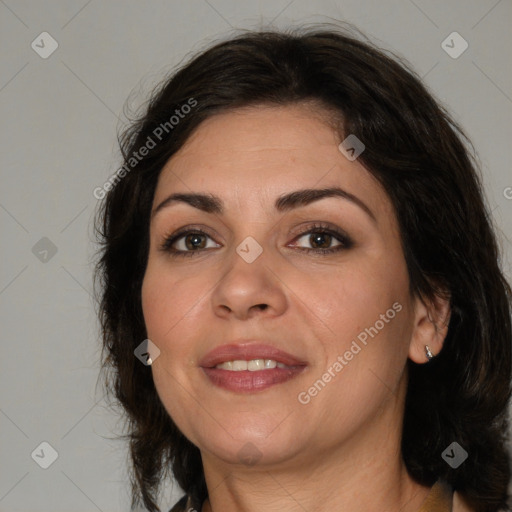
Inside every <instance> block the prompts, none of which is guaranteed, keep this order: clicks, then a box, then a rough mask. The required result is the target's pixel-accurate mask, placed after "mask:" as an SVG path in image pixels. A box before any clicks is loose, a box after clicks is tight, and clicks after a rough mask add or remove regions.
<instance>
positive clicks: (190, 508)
mask: <svg viewBox="0 0 512 512" xmlns="http://www.w3.org/2000/svg"><path fill="white" fill-rule="evenodd" d="M452 502H453V491H452V488H451V486H450V485H449V484H447V483H446V482H444V481H443V480H441V479H439V480H438V481H437V482H436V483H435V484H434V485H433V486H432V489H430V492H429V493H428V496H427V497H426V498H425V501H424V502H423V504H422V505H421V507H420V508H419V509H418V510H417V512H452ZM201 508H202V507H200V506H199V505H198V504H195V506H194V503H193V502H192V500H191V499H190V498H189V497H187V496H183V497H182V498H181V499H180V500H179V501H178V502H177V503H176V504H175V505H174V507H172V508H171V510H169V512H201ZM453 512H457V511H456V510H454V511H453Z"/></svg>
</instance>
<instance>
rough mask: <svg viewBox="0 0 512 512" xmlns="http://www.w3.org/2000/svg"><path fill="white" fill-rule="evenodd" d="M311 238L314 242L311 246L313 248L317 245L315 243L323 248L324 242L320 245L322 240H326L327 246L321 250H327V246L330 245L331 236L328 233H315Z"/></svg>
mask: <svg viewBox="0 0 512 512" xmlns="http://www.w3.org/2000/svg"><path fill="white" fill-rule="evenodd" d="M311 237H312V238H313V240H314V243H313V244H312V245H313V246H314V245H315V244H317V243H318V244H319V245H324V246H325V245H326V243H325V240H324V243H323V244H322V239H325V238H327V246H326V247H322V249H326V248H329V245H330V243H331V240H330V238H331V235H329V234H328V233H317V234H316V235H311Z"/></svg>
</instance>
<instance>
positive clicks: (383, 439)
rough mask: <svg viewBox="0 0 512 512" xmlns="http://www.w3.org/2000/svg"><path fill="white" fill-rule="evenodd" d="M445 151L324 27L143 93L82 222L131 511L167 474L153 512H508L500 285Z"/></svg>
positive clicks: (270, 38)
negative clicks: (98, 198) (93, 266)
mask: <svg viewBox="0 0 512 512" xmlns="http://www.w3.org/2000/svg"><path fill="white" fill-rule="evenodd" d="M465 140H466V139H465V136H464V134H463V132H462V131H461V130H460V128H459V127H458V126H457V125H456V124H455V123H454V122H453V120H452V119H451V118H450V117H449V115H448V114H447V112H446V111H445V110H444V109H443V108H442V107H440V106H439V105H438V104H437V103H436V102H435V101H434V99H433V98H432V96H431V95H430V94H429V93H428V91H427V90H426V89H425V87H424V86H423V85H422V84H421V83H420V81H419V80H418V78H417V77H416V75H415V74H414V72H412V71H411V70H409V69H408V68H407V66H406V65H405V64H403V63H401V62H399V61H398V59H397V58H396V57H390V56H388V55H386V54H385V53H384V52H383V51H381V50H379V49H377V48H375V47H374V46H373V45H371V44H370V43H368V42H362V41H360V40H358V39H356V38H354V37H352V36H349V35H347V34H345V33H341V31H339V30H336V29H334V30H317V31H304V30H303V31H295V32H294V33H283V32H281V33H279V32H249V33H245V34H243V35H241V36H237V37H235V38H232V39H230V40H228V41H225V42H223V43H219V44H217V45H215V46H213V47H211V48H209V49H207V50H206V51H204V52H202V53H201V54H200V55H198V56H196V57H195V58H193V59H192V60H191V61H190V62H189V63H188V64H187V65H186V66H184V67H183V68H182V69H180V70H179V71H178V72H177V73H175V74H174V75H173V76H172V77H171V78H170V79H169V80H167V81H166V82H165V83H164V84H163V85H162V86H161V87H160V88H159V89H158V90H157V91H156V92H155V93H154V95H153V96H152V98H151V101H150V102H149V105H148V107H147V110H146V112H145V113H144V115H143V116H142V117H141V118H140V120H138V121H137V122H135V123H134V124H133V125H132V126H131V128H130V129H129V130H128V131H127V132H126V133H125V134H124V136H123V138H122V139H121V141H120V142H121V148H122V150H123V157H124V162H123V166H122V167H121V168H120V170H119V171H118V173H116V176H115V177H114V179H113V180H112V181H111V182H109V184H108V187H104V188H105V190H107V189H108V194H107V196H106V198H105V199H104V201H103V202H102V203H101V209H100V211H99V214H100V215H99V217H98V221H97V222H98V230H99V232H100V235H101V239H100V240H101V242H102V244H103V248H102V250H101V253H100V259H99V261H98V268H97V276H98V278H99V280H100V284H101V303H100V318H101V322H102V329H103V340H104V350H105V358H104V368H105V369H111V370H112V371H111V372H110V374H109V375H108V376H107V378H106V384H107V386H108V389H109V391H110V392H111V394H112V395H114V396H115V397H116V398H117V399H118V400H119V402H120V403H121V404H122V406H123V407H124V409H125V411H126V413H127V419H128V427H129V433H128V435H127V437H128V439H129V440H130V448H131V458H132V462H133V468H132V476H133V478H132V485H133V492H132V496H133V504H135V503H140V502H142V503H143V504H144V506H145V507H146V508H147V509H148V510H151V511H156V510H160V509H159V508H158V506H157V500H158V491H159V487H160V484H161V482H162V481H163V479H164V478H165V477H167V476H169V471H170V470H171V469H172V475H173V476H174V478H175V479H176V481H177V482H178V483H179V485H180V486H181V488H182V489H183V490H184V492H185V496H184V497H183V499H181V500H180V501H179V503H177V504H176V505H175V507H174V508H173V509H172V510H173V511H181V510H197V511H201V510H202V511H213V512H219V511H221V512H230V511H267V510H287V511H295V510H297V511H299V510H309V511H313V510H317V511H324V510H343V511H348V512H351V511H360V510H365V511H372V510H379V511H384V510H386V511H388V510H389V511H397V510H400V511H401V512H413V511H422V512H426V511H431V510H432V511H434V510H436V511H444V510H447V511H448V510H454V511H475V512H481V511H482V512H483V511H485V512H491V511H493V512H496V511H498V510H500V509H505V508H506V507H507V500H508V494H507V484H508V482H509V478H510V467H509V459H508V455H507V451H506V445H505V442H506V433H507V428H508V423H507V418H506V410H507V403H508V400H509V398H510V394H511V389H510V381H511V324H510V288H509V286H508V284H507V282H506V280H505V278H504V276H503V274H502V272H501V270H500V267H499V261H498V252H497V244H496V240H495V235H494V233H493V229H492V226H491V221H490V215H489V212H488V210H487V207H486V206H485V204H484V201H483V198H482V186H481V182H480V178H479V175H478V174H477V171H476V170H475V165H474V163H473V160H472V159H471V156H470V153H469V152H468V150H467V149H466V147H465V145H464V141H465ZM102 193H103V195H104V192H102ZM95 195H96V193H95ZM134 354H135V355H134ZM135 356H137V357H135ZM452 507H453V508H452Z"/></svg>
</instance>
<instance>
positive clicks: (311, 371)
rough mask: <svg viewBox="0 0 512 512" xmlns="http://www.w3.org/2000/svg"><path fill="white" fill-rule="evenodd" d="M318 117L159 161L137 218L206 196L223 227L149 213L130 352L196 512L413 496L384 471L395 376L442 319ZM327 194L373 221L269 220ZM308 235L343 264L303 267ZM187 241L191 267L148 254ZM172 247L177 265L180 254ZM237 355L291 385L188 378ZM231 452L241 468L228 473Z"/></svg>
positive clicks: (395, 458)
mask: <svg viewBox="0 0 512 512" xmlns="http://www.w3.org/2000/svg"><path fill="white" fill-rule="evenodd" d="M326 114H327V113H326V112H325V111H322V110H321V108H319V107H318V106H316V107H314V106H313V105H310V104H309V105H308V104H297V105H293V106H285V107H275V106H258V107H251V108H244V109H240V110H237V111H234V112H230V113H224V114H219V115H216V116H214V117H212V118H210V119H208V120H206V121H204V122H203V123H202V124H201V125H200V126H199V128H198V129H197V130H196V131H195V132H194V134H193V135H192V136H191V137H190V138H189V140H188V141H187V142H186V143H185V145H184V146H183V147H182V148H181V149H180V151H179V152H178V153H176V154H175V155H174V156H173V157H172V158H171V159H170V160H169V162H168V163H167V164H166V166H165V167H164V169H163V170H162V173H161V175H160V179H159V182H158V185H157V188H156V191H155V197H154V203H153V209H154V208H156V206H158V205H159V204H160V203H161V202H162V201H164V200H165V199H166V198H167V197H168V196H169V195H170V194H171V193H175V192H183V193H191V192H202V193H212V194H215V195H217V196H219V197H220V198H222V200H223V202H224V204H225V213H224V214H223V215H218V214H211V213H206V212H203V211H200V210H198V209H196V208H194V207H192V206H190V205H187V204H184V203H172V204H171V205H169V206H167V207H165V208H162V209H161V210H160V211H159V212H158V213H157V214H156V215H155V216H154V217H153V218H152V221H151V224H150V250H149V259H148V265H147V269H146V274H145V277H144V282H143V287H142V303H143V311H144V319H145V322H146V326H147V330H148V337H149V338H150V339H151V340H152V341H153V342H154V343H155V344H156V345H157V346H158V347H159V349H160V350H161V354H160V356H159V357H158V358H157V359H156V360H155V361H154V363H153V365H152V372H153V378H154V382H155V386H156V389H157V392H158V394H159V396H160V398H161V400H162V403H163V404H164V406H165V408H166V410H167V411H168V413H169V415H170V416H171V417H172V418H173V420H174V421H175V423H176V424H177V426H178V427H179V428H180V429H181V431H182V432H183V433H184V434H185V435H186V436H187V438H188V439H190V441H191V442H192V443H194V444H195V445H196V446H198V447H199V449H200V451H201V455H202V459H203V466H204V471H205V476H206V482H207V485H208V489H209V500H206V501H205V503H204V504H203V509H202V510H203V511H213V512H221V511H222V512H231V511H233V512H234V511H238V512H240V511H247V512H249V511H250V512H253V511H254V512H255V511H262V510H265V511H274V510H275V511H277V510H287V511H304V510H309V511H318V512H323V511H327V510H329V511H331V510H343V511H344V512H352V511H354V512H355V511H360V510H366V511H379V512H383V511H397V510H400V511H401V512H412V511H415V510H417V509H418V508H419V507H420V506H421V503H422V502H423V501H424V499H425V498H426V496H427V494H428V492H429V490H430V488H428V487H424V486H421V485H418V484H417V483H415V482H414V481H413V480H412V479H411V478H410V477H409V475H408V473H407V471H406V469H405V466H404V463H403V460H402V458H401V454H400V439H401V423H402V419H403V413H404V400H405V393H406V389H407V372H406V362H407V359H408V358H411V359H412V360H414V361H415V362H417V363H425V362H426V361H427V359H426V357H425V349H424V346H425V345H429V347H430V349H431V350H432V352H433V353H434V354H438V353H439V351H440V350H441V348H442V343H443V340H444V337H445V335H446V324H447V319H448V316H449V310H448V305H447V304H446V303H445V302H441V301H438V302H434V303H424V302H422V301H421V300H420V299H419V298H417V297H414V296H412V295H411V294H410V293H409V277H408V273H407V268H406V263H405V260H404V255H403V250H402V247H401V242H400V237H399V230H398V224H397V219H396V216H395V213H394V210H393V207H392V204H391V202H390V200H389V198H388V196H387V195H386V193H385V191H384V189H383V188H382V186H381V185H380V184H379V183H378V182H377V181H376V180H375V179H374V178H373V177H372V176H371V174H370V173H369V172H368V171H366V170H365V169H364V167H363V166H362V165H361V164H360V163H359V162H358V160H355V161H349V160H348V159H347V158H346V157H345V156H344V155H343V154H342V153H341V152H340V151H339V149H338V145H339V144H340V142H341V140H342V139H341V138H340V136H339V134H337V133H336V131H335V130H334V129H333V127H332V125H330V124H329V123H328V122H326V119H327V116H326ZM331 186H338V187H341V188H343V189H344V190H346V191H348V192H350V193H351V194H353V195H354V196H356V197H357V198H359V199H360V200H361V201H363V202H364V203H365V204H366V205H367V206H368V208H369V209H370V210H371V212H372V214H373V216H374V217H375V219H372V218H371V217H370V215H368V214H367V213H366V212H365V211H364V210H363V209H362V208H361V207H359V206H358V205H356V204H355V203H353V202H351V201H349V200H346V199H342V198H337V197H330V198H324V199H321V200H319V201H317V202H313V203H311V204H309V205H306V206H301V207H299V208H296V209H293V210H290V211H287V212H277V211H276V210H275V209H274V202H275V200H276V198H277V197H278V196H280V195H282V194H286V193H289V192H292V191H295V190H298V189H303V188H325V187H331ZM314 222H323V223H329V224H330V225H331V226H334V227H338V228H340V229H342V230H343V231H345V232H346V233H347V234H348V235H349V236H350V237H351V239H352V240H353V246H352V247H350V248H344V249H343V250H342V251H340V252H334V253H332V254H325V255H324V254H319V253H317V254H315V253H313V252H312V253H306V252H305V251H303V250H302V249H303V248H310V249H315V248H318V247H319V244H320V247H334V246H338V245H339V244H340V242H339V241H338V240H337V239H336V238H334V237H333V238H332V239H330V241H329V238H328V237H327V240H326V241H325V242H322V240H320V242H316V245H315V240H316V238H315V237H314V236H311V235H315V234H317V231H318V230H315V231H313V233H309V228H310V226H311V224H312V223H314ZM187 225H194V228H195V229H197V228H201V229H204V230H208V236H207V237H205V238H204V239H200V242H203V243H206V244H207V245H206V248H204V249H201V250H199V251H198V250H197V249H194V248H192V249H190V246H189V249H188V250H189V251H190V252H193V251H194V250H195V251H196V253H195V254H194V255H192V256H191V257H183V258H180V257H172V256H171V255H170V254H169V253H168V252H164V251H162V250H159V248H158V247H159V245H161V244H162V243H163V241H164V239H165V237H166V235H169V234H170V233H173V232H176V231H177V230H178V229H179V228H181V227H184V226H187ZM312 229H314V228H312ZM301 233H309V234H306V235H305V236H304V235H303V234H301ZM248 236H251V237H253V238H254V239H255V240H256V241H257V242H258V244H259V245H260V246H261V248H262V249H263V252H262V254H261V255H260V256H259V257H258V258H257V259H256V260H255V261H254V262H252V263H247V262H246V261H245V260H244V259H243V258H241V257H240V256H239V254H238V253H237V252H236V248H237V246H238V245H239V244H240V243H241V242H242V241H243V240H244V239H245V238H246V237H248ZM322 244H325V245H322ZM174 247H175V248H178V249H181V250H187V246H186V245H185V243H184V239H183V238H182V239H181V241H177V242H176V243H175V244H174ZM201 251H202V252H201ZM394 303H399V304H400V305H401V306H402V309H401V311H400V312H398V313H396V316H395V317H394V318H393V319H392V320H389V321H388V322H387V323H385V325H384V327H383V328H382V329H380V330H379V332H378V334H377V335H375V336H374V337H373V338H370V337H369V338H368V343H367V345H366V346H364V345H361V344H360V345H361V347H362V349H361V350H360V351H359V352H358V353H357V355H355V356H354V357H353V359H352V360H351V361H347V362H348V364H347V365H346V366H344V367H343V369H342V371H340V372H338V373H336V372H335V374H336V377H334V378H332V379H331V381H330V382H328V383H327V384H326V385H325V387H324V388H323V389H322V390H321V391H320V392H318V393H317V395H316V396H314V397H312V398H311V400H310V401H309V403H307V404H303V403H301V402H300V401H299V400H298V398H297V397H298V395H299V393H301V392H304V391H307V390H308V389H309V388H310V387H311V386H312V385H313V383H314V382H315V381H317V379H319V378H321V377H322V375H323V374H324V373H325V372H326V370H327V369H328V368H329V367H332V364H333V363H334V362H335V361H336V360H337V358H338V356H340V355H341V356H343V355H344V354H345V352H346V351H347V350H348V349H349V348H350V346H351V343H352V341H353V340H355V339H357V335H358V334H359V333H361V332H362V331H364V329H365V328H368V327H370V326H374V325H375V323H376V321H377V320H379V318H381V317H380V315H382V314H385V313H386V311H387V310H389V309H390V308H391V307H392V305H393V304H394ZM260 304H265V305H267V307H266V308H265V309H261V308H259V307H258V305H260ZM239 338H244V339H257V340H261V341H263V342H267V343H269V344H271V345H273V346H276V347H278V348H280V349H282V350H284V351H286V352H289V353H291V354H293V355H294V356H296V357H298V358H300V359H301V360H304V361H306V362H307V368H306V370H305V371H304V372H302V374H300V375H299V376H298V377H296V378H294V379H292V380H290V381H288V382H285V383H282V384H278V385H275V386H273V387H271V388H268V389H266V390H263V391H258V392H254V393H249V394H247V393H245V394H241V393H235V392H232V391H228V390H224V389H221V388H218V387H216V386H214V385H213V384H212V383H211V381H210V380H209V379H208V378H207V377H206V376H205V375H204V372H203V371H202V369H201V368H200V367H199V361H200V359H201V358H202V357H203V356H204V355H205V354H207V353H208V352H209V351H210V350H211V349H213V348H214V347H217V346H219V345H223V344H225V343H228V342H230V341H232V340H235V339H239ZM247 443H251V444H250V445H248V444H247ZM244 446H245V448H244ZM248 447H250V448H248ZM254 447H255V448H254ZM243 449H244V450H246V451H247V450H248V449H249V450H252V451H253V452H254V454H255V458H256V459H257V461H256V462H255V463H253V464H247V463H246V462H244V461H243V460H242V459H241V453H245V452H244V451H243ZM240 450H242V452H240ZM319 497H321V501H318V499H319Z"/></svg>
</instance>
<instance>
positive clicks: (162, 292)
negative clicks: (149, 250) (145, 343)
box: [141, 264, 204, 345]
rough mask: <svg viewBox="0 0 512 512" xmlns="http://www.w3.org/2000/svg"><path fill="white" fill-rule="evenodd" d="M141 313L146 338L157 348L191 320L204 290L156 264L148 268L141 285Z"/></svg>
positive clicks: (193, 282)
mask: <svg viewBox="0 0 512 512" xmlns="http://www.w3.org/2000/svg"><path fill="white" fill-rule="evenodd" d="M141 294H142V297H141V298H142V310H143V314H144V322H145V325H146V329H147V333H148V337H149V338H150V339H152V338H151V337H153V338H154V340H153V341H155V343H157V344H158V345H160V344H165V341H166V340H167V339H169V338H172V337H173V335H174V333H175V332H179V331H180V330H182V329H183V327H182V326H183V325H186V324H187V322H189V321H190V320H189V317H193V315H194V308H195V307H197V305H198V302H199V301H200V299H201V297H202V295H203V294H204V287H201V289H199V283H197V281H196V280H194V279H190V278H187V279H177V278H176V276H175V275H174V274H173V273H170V272H169V270H168V269H167V270H166V269H165V268H163V267H162V266H158V265H156V264H153V265H152V264H150V265H148V269H147V271H146V274H145V276H144V281H143V283H142V291H141Z"/></svg>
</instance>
